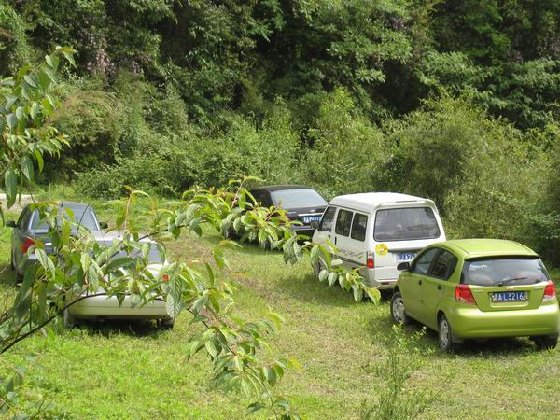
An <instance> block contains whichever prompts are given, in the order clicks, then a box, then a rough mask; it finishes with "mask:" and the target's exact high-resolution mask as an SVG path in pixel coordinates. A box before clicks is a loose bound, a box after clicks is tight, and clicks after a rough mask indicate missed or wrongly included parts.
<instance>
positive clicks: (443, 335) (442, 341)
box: [438, 315, 459, 353]
mask: <svg viewBox="0 0 560 420" xmlns="http://www.w3.org/2000/svg"><path fill="white" fill-rule="evenodd" d="M438 337H439V348H440V350H441V351H444V352H446V353H453V352H455V351H457V350H458V349H459V343H457V342H456V341H455V337H454V336H453V328H451V324H450V323H449V321H448V320H447V317H446V316H445V315H441V316H440V318H439V321H438Z"/></svg>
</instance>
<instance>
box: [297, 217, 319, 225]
mask: <svg viewBox="0 0 560 420" xmlns="http://www.w3.org/2000/svg"><path fill="white" fill-rule="evenodd" d="M301 220H302V222H303V223H306V224H309V223H311V222H318V221H319V220H321V216H303V217H302V218H301Z"/></svg>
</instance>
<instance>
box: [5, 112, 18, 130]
mask: <svg viewBox="0 0 560 420" xmlns="http://www.w3.org/2000/svg"><path fill="white" fill-rule="evenodd" d="M6 122H7V123H8V128H9V129H10V130H13V129H14V128H15V127H16V125H17V117H16V114H14V113H13V112H12V113H10V114H8V115H7V116H6Z"/></svg>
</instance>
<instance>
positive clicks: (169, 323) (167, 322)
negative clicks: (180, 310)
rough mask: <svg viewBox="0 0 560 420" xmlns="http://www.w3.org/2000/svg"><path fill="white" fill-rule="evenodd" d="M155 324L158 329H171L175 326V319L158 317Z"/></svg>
mask: <svg viewBox="0 0 560 420" xmlns="http://www.w3.org/2000/svg"><path fill="white" fill-rule="evenodd" d="M157 326H158V328H159V329H162V330H172V329H173V327H175V319H173V318H164V319H158V320H157Z"/></svg>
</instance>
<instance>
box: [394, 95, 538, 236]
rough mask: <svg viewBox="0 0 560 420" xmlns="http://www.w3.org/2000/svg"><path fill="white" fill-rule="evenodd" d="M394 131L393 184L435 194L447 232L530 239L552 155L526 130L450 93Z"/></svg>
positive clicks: (397, 124)
mask: <svg viewBox="0 0 560 420" xmlns="http://www.w3.org/2000/svg"><path fill="white" fill-rule="evenodd" d="M390 136H391V139H392V141H393V142H394V144H395V145H396V146H397V149H396V150H397V153H396V155H395V156H394V157H393V158H392V159H391V160H389V161H388V162H387V163H386V166H387V167H389V168H390V169H391V170H389V171H388V172H390V173H392V179H390V182H389V184H390V185H391V186H392V187H393V189H395V190H400V191H403V192H408V193H411V194H415V195H420V196H425V197H429V198H431V199H433V200H434V201H435V202H436V204H437V205H438V207H439V208H440V210H441V211H442V214H443V215H444V216H445V220H446V225H447V227H448V229H447V231H448V236H450V237H455V236H458V237H479V236H490V237H499V238H510V239H520V240H523V241H524V234H523V231H524V224H525V223H526V222H527V220H526V216H527V215H528V213H530V212H531V211H533V210H532V209H531V205H532V203H533V202H534V201H535V200H536V194H537V192H538V191H539V184H541V183H542V182H543V180H544V179H545V177H546V173H545V168H546V165H545V164H544V163H545V161H546V158H545V156H544V155H543V153H542V152H541V151H540V150H539V149H537V148H534V147H531V146H530V145H529V144H528V143H526V142H524V136H523V134H522V133H521V132H520V131H518V130H516V129H515V128H513V127H512V126H511V125H510V124H507V123H505V122H504V121H502V120H495V119H492V118H490V117H488V116H487V115H486V114H485V113H484V111H482V110H480V109H478V108H475V107H473V106H472V105H470V104H468V103H467V102H465V101H462V100H457V99H451V98H443V99H441V100H439V101H435V100H432V101H429V102H428V103H427V105H426V107H425V108H424V109H423V110H422V111H419V112H416V113H414V114H413V115H411V116H410V117H409V118H407V119H405V120H403V121H400V122H397V123H395V124H394V125H393V126H392V127H391V133H390Z"/></svg>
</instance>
